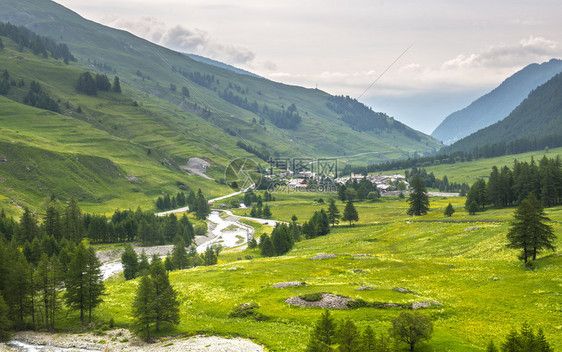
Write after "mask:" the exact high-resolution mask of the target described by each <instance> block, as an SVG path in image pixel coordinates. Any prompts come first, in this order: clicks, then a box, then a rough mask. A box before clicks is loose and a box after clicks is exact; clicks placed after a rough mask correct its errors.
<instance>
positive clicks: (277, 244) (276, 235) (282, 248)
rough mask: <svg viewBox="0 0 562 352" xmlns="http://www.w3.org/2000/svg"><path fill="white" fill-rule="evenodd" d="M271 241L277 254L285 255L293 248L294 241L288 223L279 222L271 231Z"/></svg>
mask: <svg viewBox="0 0 562 352" xmlns="http://www.w3.org/2000/svg"><path fill="white" fill-rule="evenodd" d="M271 243H272V245H273V249H274V251H275V254H276V255H283V254H285V253H287V252H288V251H290V250H291V248H292V247H293V242H292V240H291V236H290V234H289V227H288V226H287V225H286V224H280V225H279V224H278V225H277V226H276V227H275V229H273V232H272V233H271Z"/></svg>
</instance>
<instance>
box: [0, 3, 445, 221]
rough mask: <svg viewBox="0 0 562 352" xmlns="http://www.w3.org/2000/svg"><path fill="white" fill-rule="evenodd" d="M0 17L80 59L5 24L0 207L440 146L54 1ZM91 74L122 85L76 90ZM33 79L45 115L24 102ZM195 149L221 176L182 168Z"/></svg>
mask: <svg viewBox="0 0 562 352" xmlns="http://www.w3.org/2000/svg"><path fill="white" fill-rule="evenodd" d="M0 21H6V22H10V23H13V24H17V25H22V26H25V27H26V28H29V29H30V30H32V31H34V32H36V33H40V34H41V35H42V36H47V37H49V38H52V39H53V40H55V41H57V42H59V43H65V44H67V45H68V47H69V48H70V51H71V53H72V56H73V57H75V58H76V59H77V61H76V62H74V61H72V60H70V61H69V62H68V64H65V63H64V62H62V60H61V59H59V60H56V59H54V56H56V55H53V54H52V53H45V54H44V55H43V54H40V53H39V52H38V53H35V51H36V50H35V49H36V48H34V47H33V45H32V44H33V43H32V44H31V46H29V47H28V46H22V45H21V44H18V43H16V42H14V40H15V39H14V40H12V39H10V38H8V36H7V35H6V34H0V39H1V40H2V42H3V44H4V48H3V49H0V69H1V70H2V71H3V70H7V72H8V75H9V78H8V79H6V80H5V81H6V82H7V83H6V85H7V86H8V89H7V92H6V93H5V94H0V121H1V123H0V131H1V132H0V207H1V206H2V204H4V203H5V204H18V205H25V206H30V207H33V208H36V209H40V208H41V204H42V203H43V202H44V200H45V199H47V198H48V197H50V196H51V195H52V194H55V195H56V196H57V197H59V199H61V200H69V199H70V197H75V198H76V199H78V200H79V201H80V202H81V203H80V204H81V206H82V207H84V209H85V210H88V211H103V212H105V211H108V210H114V209H116V208H127V207H136V206H137V205H140V206H143V207H151V206H152V205H153V200H154V199H155V198H156V197H158V195H160V194H162V193H163V192H166V193H170V194H173V193H175V192H178V191H180V190H186V189H189V188H191V189H195V190H196V189H197V188H203V189H204V190H205V193H206V195H209V196H213V195H221V194H225V193H228V192H229V189H228V187H226V186H225V185H224V184H223V182H222V179H223V178H224V170H225V167H226V166H227V165H228V163H229V161H230V160H233V159H236V158H238V157H251V158H254V159H258V160H259V159H260V158H261V159H262V160H261V162H262V164H265V163H266V162H265V160H267V159H268V157H269V156H274V157H277V156H278V157H309V158H310V157H338V159H339V160H340V161H341V162H343V163H345V162H347V161H349V160H353V161H354V163H367V162H376V161H380V160H389V159H390V160H392V159H398V158H403V157H407V156H409V155H412V154H414V153H420V154H424V153H428V152H431V151H434V150H436V149H438V148H439V147H440V146H441V145H440V143H439V142H437V141H436V140H435V139H433V138H431V137H429V136H427V135H424V134H423V133H420V132H417V131H415V130H413V129H411V128H409V127H407V126H405V125H403V124H401V123H399V122H397V121H394V120H393V119H391V118H389V117H388V116H386V115H385V114H383V113H376V112H373V111H372V110H371V109H368V108H366V107H365V106H364V105H362V104H360V103H359V102H357V101H356V100H354V99H350V98H343V97H334V96H331V95H329V94H327V93H325V92H322V91H320V90H317V89H305V88H301V87H295V86H288V85H284V84H280V83H276V82H272V81H269V80H266V79H264V78H259V77H254V76H251V75H248V74H239V73H236V72H233V71H232V70H230V69H224V68H221V67H216V66H214V65H209V64H206V63H202V62H198V61H195V60H193V59H191V58H189V57H187V56H185V55H184V54H180V53H176V52H174V51H171V50H168V49H165V48H162V47H160V46H157V45H155V44H152V43H150V42H147V41H145V40H143V39H140V38H137V37H135V36H133V35H131V34H130V33H127V32H124V31H120V30H115V29H112V28H108V27H105V26H102V25H99V24H97V23H94V22H91V21H88V20H85V19H83V18H82V17H80V16H78V15H77V14H76V13H74V12H72V11H70V10H68V9H66V8H64V7H62V6H60V5H58V4H56V3H54V2H52V1H48V0H23V1H19V0H18V1H15V0H6V1H2V2H0ZM28 44H29V43H28ZM67 61H68V60H67ZM86 71H90V72H93V73H92V74H94V75H95V74H96V73H100V74H104V75H107V76H108V77H109V80H110V81H113V77H114V76H118V77H119V78H120V81H121V85H122V88H123V89H122V93H115V92H110V91H109V92H98V94H97V95H93V96H89V95H85V94H82V93H80V92H78V91H77V89H76V87H77V82H78V80H79V78H80V77H81V75H82V74H83V73H84V72H86ZM0 81H2V78H1V77H0ZM32 81H35V82H36V83H37V85H36V87H37V86H40V87H41V88H40V90H38V91H40V92H42V93H40V94H43V93H45V95H46V96H47V97H49V99H43V98H41V99H43V100H45V101H46V102H49V104H51V105H54V106H55V108H54V109H51V110H53V111H47V110H46V108H45V106H44V104H43V105H41V104H35V105H33V104H30V102H29V101H27V102H26V100H29V99H26V97H27V95H28V94H30V93H29V91H30V90H33V89H32V84H31V82H32ZM20 82H21V84H20ZM0 88H2V87H0ZM34 94H39V93H34ZM29 105H33V106H29ZM192 157H198V158H201V159H203V160H205V161H207V162H209V163H210V166H209V168H208V170H207V174H208V175H209V176H210V177H211V178H212V179H214V180H216V181H213V180H212V179H211V180H209V179H205V178H202V177H199V176H194V175H190V174H189V173H187V172H186V171H185V170H184V169H185V165H186V164H187V160H188V159H190V158H192ZM2 160H6V161H5V162H3V161H2Z"/></svg>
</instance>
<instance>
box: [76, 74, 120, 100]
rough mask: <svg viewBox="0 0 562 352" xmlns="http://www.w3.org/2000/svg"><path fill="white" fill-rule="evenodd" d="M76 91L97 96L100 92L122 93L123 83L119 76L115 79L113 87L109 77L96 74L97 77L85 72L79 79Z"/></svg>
mask: <svg viewBox="0 0 562 352" xmlns="http://www.w3.org/2000/svg"><path fill="white" fill-rule="evenodd" d="M76 90H77V91H78V92H80V93H84V94H87V95H96V94H97V93H98V91H103V92H108V91H113V92H115V93H121V83H120V81H119V77H117V76H115V78H114V79H113V86H112V85H111V82H109V78H108V77H107V75H105V74H103V73H96V74H95V76H93V75H92V74H91V73H90V72H84V73H82V74H81V75H80V77H78V82H77V83H76Z"/></svg>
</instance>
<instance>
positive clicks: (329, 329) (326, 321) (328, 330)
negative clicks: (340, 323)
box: [305, 309, 336, 352]
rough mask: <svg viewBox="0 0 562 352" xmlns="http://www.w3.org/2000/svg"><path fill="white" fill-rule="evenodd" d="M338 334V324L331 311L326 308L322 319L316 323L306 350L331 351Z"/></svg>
mask: <svg viewBox="0 0 562 352" xmlns="http://www.w3.org/2000/svg"><path fill="white" fill-rule="evenodd" d="M335 335H336V324H335V322H334V318H333V317H332V315H331V314H330V311H329V310H328V309H326V310H325V311H324V313H322V315H321V316H320V319H318V321H317V322H316V324H314V329H313V330H312V333H311V335H310V341H309V343H308V345H307V347H306V350H305V351H306V352H325V351H331V350H332V349H331V345H332V344H334V343H335V342H336V341H335Z"/></svg>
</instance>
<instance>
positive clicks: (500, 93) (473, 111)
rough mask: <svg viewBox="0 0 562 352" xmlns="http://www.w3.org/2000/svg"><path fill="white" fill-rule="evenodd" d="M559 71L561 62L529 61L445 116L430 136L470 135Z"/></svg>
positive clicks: (506, 112)
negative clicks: (482, 94) (464, 106)
mask: <svg viewBox="0 0 562 352" xmlns="http://www.w3.org/2000/svg"><path fill="white" fill-rule="evenodd" d="M561 71H562V61H561V60H556V59H552V60H550V61H548V62H544V63H542V64H531V65H528V66H526V67H525V68H523V69H522V70H520V71H518V72H517V73H515V74H514V75H512V76H511V77H509V78H507V79H506V80H505V81H503V82H502V84H500V85H499V86H498V87H497V88H495V89H494V90H492V91H491V92H490V93H488V94H486V95H484V96H482V97H480V98H478V99H477V100H475V101H474V102H472V103H471V104H470V105H469V106H468V107H466V108H464V109H462V110H459V111H457V112H454V113H452V114H450V115H449V116H447V117H446V118H445V120H443V122H441V124H439V126H437V128H436V129H435V131H433V133H432V134H431V136H433V137H434V138H436V139H438V140H440V141H442V142H443V143H445V144H451V143H454V142H455V141H457V140H459V139H461V138H463V137H466V136H468V135H470V134H471V133H474V132H476V131H478V130H479V129H482V128H484V127H486V126H489V125H491V124H493V123H495V122H498V121H500V120H501V119H503V118H505V117H506V116H507V115H509V113H510V112H511V111H513V109H515V107H517V105H519V104H520V103H521V102H522V101H523V99H525V98H526V97H527V95H528V94H529V93H530V92H531V91H532V90H533V89H535V88H536V87H538V86H540V85H541V84H543V83H545V82H546V81H548V80H549V79H550V78H552V77H553V76H554V75H556V74H557V73H559V72H561Z"/></svg>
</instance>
